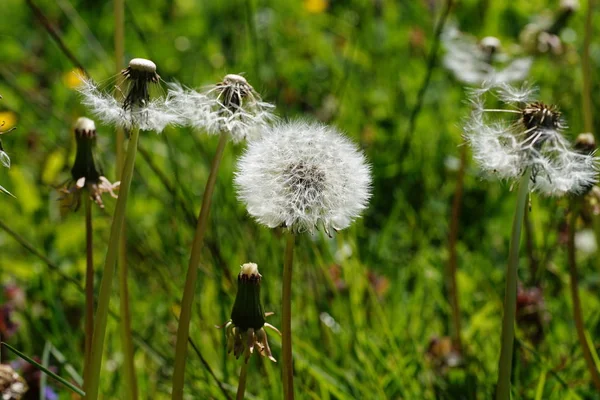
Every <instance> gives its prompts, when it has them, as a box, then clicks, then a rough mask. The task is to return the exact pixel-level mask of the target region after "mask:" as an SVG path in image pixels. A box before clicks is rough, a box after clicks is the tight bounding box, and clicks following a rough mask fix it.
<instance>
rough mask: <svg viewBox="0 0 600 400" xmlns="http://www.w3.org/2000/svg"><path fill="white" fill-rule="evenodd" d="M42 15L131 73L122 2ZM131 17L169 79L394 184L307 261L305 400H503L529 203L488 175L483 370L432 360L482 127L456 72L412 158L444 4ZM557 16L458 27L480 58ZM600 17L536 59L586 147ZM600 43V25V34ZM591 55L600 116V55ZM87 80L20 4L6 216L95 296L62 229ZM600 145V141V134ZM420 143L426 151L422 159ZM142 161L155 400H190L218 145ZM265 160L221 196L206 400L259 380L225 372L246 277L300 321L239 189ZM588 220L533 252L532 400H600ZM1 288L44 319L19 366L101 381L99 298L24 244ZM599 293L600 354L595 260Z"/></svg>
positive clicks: (25, 317)
mask: <svg viewBox="0 0 600 400" xmlns="http://www.w3.org/2000/svg"><path fill="white" fill-rule="evenodd" d="M35 4H36V5H37V6H38V7H39V8H40V9H41V10H42V12H43V13H44V15H45V16H46V18H47V19H48V21H50V23H51V24H52V25H53V26H54V27H55V28H56V30H57V32H58V33H59V35H60V37H61V38H62V40H63V41H64V43H65V45H66V47H67V48H68V49H69V50H70V52H71V53H72V54H73V56H74V57H75V58H76V59H77V60H79V62H81V64H82V65H83V66H84V67H85V69H86V70H87V72H88V73H89V74H90V75H91V76H92V77H93V78H94V79H95V80H97V81H100V82H102V81H104V80H107V79H109V78H110V77H112V76H113V75H114V74H115V68H114V60H113V56H112V52H113V33H114V23H113V14H112V11H113V10H112V2H110V1H107V2H98V1H93V0H37V1H35ZM126 6H127V8H126V46H125V48H126V59H129V58H133V57H147V58H151V59H152V60H154V61H155V62H156V64H157V65H158V72H159V74H160V75H161V76H162V77H163V78H164V79H165V80H167V81H170V80H178V81H180V82H182V83H183V84H185V85H188V86H193V87H199V86H202V85H206V84H211V83H215V82H218V81H219V80H220V79H221V78H222V77H223V76H224V75H225V74H227V73H239V72H244V73H245V76H246V77H247V79H248V81H249V82H251V83H252V84H253V85H254V87H255V88H256V89H257V90H258V91H259V92H260V93H262V95H263V97H264V99H265V100H267V101H269V102H272V103H275V104H276V105H277V112H278V113H279V115H281V116H282V117H284V118H293V117H296V116H303V117H306V118H317V119H320V120H322V121H325V122H328V123H332V124H335V125H336V126H338V127H339V128H341V129H343V130H344V131H345V132H347V134H348V135H349V136H350V137H352V138H353V139H354V140H355V141H357V142H358V143H360V144H361V146H362V147H363V148H364V149H365V151H366V153H367V155H368V158H369V160H370V162H371V164H372V166H373V175H374V197H373V200H372V206H371V207H370V209H369V210H368V211H367V213H366V215H365V216H364V218H363V219H362V220H361V221H359V223H357V224H355V225H354V226H353V227H352V228H351V229H348V230H347V231H344V232H341V233H339V234H337V235H336V236H335V237H334V238H333V239H330V238H327V237H326V236H325V235H317V236H315V237H310V236H302V237H301V238H300V239H299V246H298V248H297V251H296V268H295V271H294V276H295V278H294V280H295V284H294V296H293V334H294V350H295V362H296V364H295V367H296V376H297V378H296V390H297V396H298V398H300V399H388V398H389V399H488V398H491V394H492V393H493V389H494V384H495V380H496V372H497V357H498V354H499V349H500V326H501V314H502V299H503V293H504V269H505V262H506V255H507V250H508V236H509V232H510V225H511V220H512V212H513V207H514V205H513V202H514V194H513V193H512V192H511V191H510V187H509V185H508V184H505V183H499V182H497V181H487V180H484V179H482V177H481V176H480V174H479V173H478V171H477V169H476V166H475V165H473V164H472V163H471V162H469V164H468V168H467V174H466V182H465V193H464V199H463V204H462V219H461V224H460V234H459V243H458V261H459V263H458V265H459V275H458V281H459V289H460V304H461V308H462V313H463V314H462V320H463V328H464V329H463V332H462V334H463V339H464V343H465V347H466V350H465V357H464V366H463V367H461V368H451V369H444V368H438V367H436V360H434V359H432V356H431V355H428V354H427V349H428V347H429V343H430V339H431V338H432V337H434V336H444V335H448V333H449V329H450V328H449V323H450V318H449V313H450V306H449V303H448V300H447V293H446V288H445V283H444V282H445V272H444V271H445V264H446V261H447V256H448V251H447V237H448V225H449V222H448V221H449V216H450V205H451V202H452V196H453V193H454V189H455V182H456V179H455V178H456V170H455V169H454V168H452V165H453V164H456V161H457V158H458V157H459V154H460V148H459V145H460V143H461V136H460V135H461V127H460V125H461V121H462V119H463V118H464V117H465V116H466V115H467V114H468V105H467V104H466V103H465V94H464V86H463V85H462V84H461V83H459V82H457V81H456V80H455V79H454V78H453V77H452V76H451V74H450V73H449V72H447V71H445V70H444V69H443V68H442V67H441V63H440V62H439V61H440V59H439V58H438V64H437V65H436V67H435V70H434V71H433V75H432V79H431V82H430V84H429V87H428V89H427V91H426V93H425V97H424V99H423V108H422V110H421V112H420V114H419V115H418V116H417V119H416V128H415V131H414V134H413V136H412V137H410V138H408V137H407V131H408V128H409V123H408V121H409V118H410V115H411V113H412V111H413V109H414V107H415V105H416V101H417V93H418V92H419V90H420V88H421V85H422V83H423V80H424V78H425V76H426V74H427V56H428V53H429V49H430V48H431V46H432V43H433V40H434V36H433V33H434V28H435V24H436V21H438V18H439V16H440V14H441V11H442V9H443V6H444V4H443V2H442V1H440V0H438V1H436V0H422V1H417V0H411V1H401V2H395V1H391V0H347V1H341V0H332V1H330V2H326V1H324V0H323V1H318V0H306V1H285V0H245V1H241V0H229V1H199V0H144V1H141V0H129V1H127V5H126ZM557 8H558V1H541V0H531V1H527V2H491V1H489V0H463V1H457V2H455V5H454V8H453V11H452V13H451V19H452V21H454V22H455V23H457V24H458V25H459V26H460V28H461V29H462V30H463V31H465V32H469V33H471V34H473V35H475V36H478V37H482V36H487V35H496V36H498V37H499V38H500V39H501V40H502V41H503V43H516V42H518V36H519V32H520V31H521V30H522V29H523V27H524V26H525V25H526V24H527V23H529V22H532V21H533V20H534V19H535V18H536V17H537V16H539V15H540V14H541V13H543V12H548V11H550V12H552V11H553V10H556V9H557ZM583 8H584V7H582V9H581V10H579V11H578V12H577V13H576V14H575V15H574V16H573V17H572V19H571V20H570V21H569V24H568V27H567V28H566V29H564V30H563V31H562V32H561V39H562V41H563V45H564V46H565V48H566V50H565V52H564V53H563V54H562V55H561V56H553V55H547V54H544V55H540V56H538V57H536V59H535V63H534V68H533V70H532V72H531V77H530V80H531V81H533V82H535V83H536V84H537V85H539V86H540V88H541V90H540V94H541V97H543V98H544V99H546V101H548V102H554V103H556V104H558V105H559V106H560V107H561V109H562V111H563V113H564V114H565V116H566V119H567V121H568V122H569V125H570V127H571V129H570V130H571V133H572V134H575V133H578V132H580V131H581V130H582V129H583V128H582V126H583V121H582V112H581V106H580V104H581V100H580V98H581V87H582V77H581V58H580V54H581V52H582V43H583V22H584V17H585V11H584V9H583ZM597 11H598V10H597ZM594 23H595V25H594V26H595V27H597V26H600V12H596V15H595V16H594ZM596 31H597V29H596ZM442 54H443V49H440V57H441V56H442ZM591 54H592V65H593V82H594V86H593V93H594V98H593V102H594V109H595V110H596V109H598V106H599V105H600V100H599V98H598V96H596V95H595V94H596V93H598V89H599V85H598V82H599V78H600V76H599V73H598V65H599V64H600V41H598V39H597V36H594V41H593V42H592V46H591ZM73 69H74V65H73V63H72V62H71V61H70V60H69V58H67V57H66V56H65V53H64V52H63V51H61V49H60V48H59V47H58V46H57V44H56V42H55V41H53V40H52V39H51V37H50V36H49V35H48V32H47V31H46V30H45V29H44V26H43V25H42V24H41V23H40V21H39V20H38V19H36V17H35V16H34V14H33V13H32V11H31V8H30V7H28V5H27V3H26V2H23V1H20V0H3V1H2V24H0V94H2V96H3V97H4V98H3V100H0V112H3V113H2V116H3V118H8V117H7V116H11V117H14V118H16V125H17V130H16V131H14V132H12V133H10V134H9V135H6V136H3V144H4V147H5V148H6V150H7V152H8V154H9V155H10V156H11V159H12V164H13V165H12V168H11V169H10V170H5V169H1V170H0V185H2V186H4V187H5V188H6V189H8V190H10V191H11V192H12V193H13V194H14V195H15V196H16V197H17V199H16V200H15V199H11V198H9V197H8V196H3V197H0V202H1V205H0V221H1V222H3V223H4V224H6V225H8V226H9V227H10V228H11V229H13V230H15V231H16V232H18V233H19V234H20V235H21V236H22V237H23V238H24V239H25V240H26V241H28V242H29V243H31V244H32V245H33V246H34V247H35V248H36V249H37V250H39V251H40V252H41V253H42V254H44V255H46V256H47V257H48V259H49V260H51V262H52V263H53V264H54V265H55V266H56V267H57V268H58V269H59V270H60V272H61V273H62V274H63V275H67V276H69V277H71V278H74V279H75V280H77V281H79V282H81V285H83V280H84V269H85V231H84V228H85V226H84V215H83V212H82V211H83V210H80V211H79V212H77V213H72V214H70V215H69V216H67V217H66V218H61V217H60V209H59V202H58V201H57V199H58V197H59V194H58V193H57V190H56V187H59V186H60V185H61V184H62V183H63V182H64V181H65V180H67V179H68V178H69V170H70V167H71V163H72V162H73V159H74V139H73V135H72V132H71V130H72V125H73V123H74V121H75V120H76V119H77V118H78V117H79V116H84V115H86V110H85V109H84V108H83V107H82V106H81V105H80V104H79V99H78V96H77V93H76V91H75V90H73V88H72V85H73V80H74V77H73V75H72V74H73ZM599 124H600V119H598V118H596V126H595V128H596V129H595V131H596V132H600V126H599ZM97 125H98V132H99V140H98V142H99V150H100V152H101V156H100V158H101V159H102V160H103V162H104V169H105V173H106V175H107V177H108V178H109V179H111V180H113V179H114V178H115V170H114V164H115V146H116V145H115V134H114V131H113V130H112V129H111V128H110V127H106V126H102V125H100V124H97ZM408 139H410V147H409V150H410V151H408V152H405V153H403V154H401V153H400V148H401V144H402V143H404V141H405V140H408ZM140 147H141V149H142V151H141V153H140V154H139V156H138V159H137V163H136V172H135V176H134V181H133V185H132V195H131V197H130V201H129V204H128V216H127V237H128V243H129V249H128V261H129V266H130V290H131V294H130V299H131V309H132V313H133V321H132V325H133V329H134V330H135V332H136V333H137V336H136V353H135V359H136V366H137V371H138V380H139V390H140V393H141V395H142V396H141V398H152V399H161V398H168V397H169V395H168V393H169V390H170V382H171V380H170V374H171V372H172V370H171V365H172V359H173V355H174V342H175V332H176V326H177V325H176V317H175V315H176V313H177V311H178V303H179V301H180V296H181V292H182V286H183V282H184V277H185V268H187V259H188V256H189V246H190V244H191V239H192V235H193V232H194V223H195V216H196V215H197V212H198V210H199V207H200V199H201V194H202V190H203V188H204V184H205V180H206V177H207V174H208V167H209V164H210V160H211V158H212V154H213V152H214V149H215V147H216V140H215V138H213V137H207V136H206V135H203V134H202V133H199V132H192V131H190V130H188V129H172V128H170V129H167V131H165V132H164V133H163V134H161V135H154V134H150V133H147V134H145V135H143V137H142V138H141V145H140ZM242 150H243V146H237V147H236V146H233V145H229V146H228V148H227V149H226V153H225V158H224V161H223V163H222V168H221V170H220V173H219V178H218V182H217V189H216V193H215V198H214V202H213V208H212V211H211V224H210V229H209V233H208V239H207V240H208V242H207V246H206V249H205V256H204V262H203V264H202V266H201V279H200V282H199V284H198V288H197V293H198V295H197V302H196V308H195V313H194V316H193V320H192V328H191V337H192V339H193V340H194V342H195V343H196V344H197V346H198V350H199V352H200V353H201V354H202V356H203V357H204V359H205V361H206V364H205V363H203V362H201V360H200V359H199V357H198V356H197V354H195V353H194V352H193V351H192V349H191V348H190V354H189V357H188V366H187V375H186V378H187V385H186V391H187V392H188V393H189V395H190V398H202V399H205V398H206V399H207V398H215V399H221V398H224V395H223V393H222V391H221V390H220V389H219V387H218V385H217V384H216V382H215V379H214V378H213V377H212V375H211V374H214V375H215V376H216V378H217V379H218V380H219V381H221V382H223V387H224V388H225V390H226V391H228V392H229V394H230V396H231V397H233V396H234V393H235V387H236V383H237V374H238V371H239V367H240V361H239V360H238V361H236V360H235V359H234V358H233V357H232V356H228V355H227V354H226V352H225V341H224V333H223V331H220V330H217V329H215V328H214V326H215V325H219V324H221V323H223V322H225V321H226V320H227V319H228V318H229V313H230V310H231V306H232V303H233V299H234V296H235V283H234V282H235V275H236V274H237V272H238V268H239V265H241V264H242V263H245V262H248V261H252V262H256V263H258V265H259V268H260V270H261V273H262V275H263V288H264V289H263V296H264V303H265V308H266V310H267V311H276V312H278V311H279V301H280V295H281V292H280V281H281V265H282V256H283V246H284V243H283V241H282V240H281V238H280V233H279V232H277V231H271V230H268V229H266V228H263V227H260V226H258V225H257V224H256V223H254V221H252V220H251V218H250V217H248V216H247V214H246V212H245V210H244V208H243V206H241V205H240V204H239V203H238V202H237V201H236V197H235V190H234V188H233V186H232V177H233V173H234V170H235V161H236V158H237V156H238V155H239V154H240V153H241V151H242ZM105 203H106V204H107V209H106V210H105V211H100V210H99V209H98V208H94V229H95V238H94V239H95V243H94V246H95V257H96V265H97V266H98V267H99V266H100V265H102V261H103V257H104V254H105V250H106V243H107V238H108V235H109V226H110V216H111V215H112V211H113V208H114V201H111V200H106V201H105ZM566 205H567V202H566V201H565V200H562V201H557V200H553V199H544V198H538V197H537V196H535V195H534V196H533V198H532V205H531V220H532V226H533V230H532V232H533V245H534V249H535V252H536V253H535V254H536V255H537V257H538V258H539V259H540V260H544V261H545V262H544V263H543V265H542V269H543V272H542V288H543V291H544V295H545V310H546V311H545V315H546V317H547V318H545V320H546V322H544V324H543V339H542V340H540V341H538V342H536V343H535V344H533V343H531V342H530V340H529V338H528V336H527V335H526V334H525V331H524V330H521V331H519V332H520V333H519V334H518V337H519V343H518V346H517V348H516V352H515V372H514V378H513V387H514V396H515V397H514V398H519V399H521V398H522V399H533V398H535V399H577V398H580V399H594V398H600V396H598V394H597V393H595V392H594V389H593V386H592V385H591V383H590V381H589V376H588V372H587V370H586V368H585V363H584V361H583V358H582V355H581V351H580V348H579V346H578V342H577V338H576V334H575V327H574V324H573V317H572V310H571V301H570V299H569V296H568V282H569V281H568V274H567V268H566V265H565V259H566V254H565V251H564V249H563V246H562V245H561V244H560V229H559V228H560V226H561V221H563V218H564V214H565V212H566ZM522 254H523V258H522V263H521V271H520V276H521V279H522V281H524V282H527V281H529V280H530V278H531V277H530V274H529V269H528V265H529V264H528V261H530V257H528V256H527V252H525V251H523V253H522ZM594 257H597V255H594ZM0 266H1V267H2V268H1V269H0V283H5V284H6V283H9V282H13V283H16V284H18V285H20V286H21V287H23V288H24V290H25V291H26V295H27V300H26V306H25V308H24V309H21V310H19V311H18V312H17V313H15V314H14V318H15V319H17V320H18V322H19V323H20V328H19V330H18V333H17V334H16V335H15V336H13V337H11V338H10V343H11V344H12V345H13V346H15V347H17V348H19V349H21V350H22V351H24V352H25V353H27V354H29V355H41V353H42V351H43V348H44V344H45V343H46V341H48V342H50V343H52V345H53V346H55V347H56V348H58V349H60V350H61V352H62V353H63V354H64V355H65V357H66V358H67V359H68V360H69V362H70V363H72V364H73V365H75V366H76V367H78V368H80V366H81V364H82V362H83V318H82V316H83V301H84V296H83V294H82V293H81V291H80V290H79V289H78V288H77V287H76V285H74V284H72V283H71V282H67V281H66V280H65V279H64V277H61V275H59V274H57V273H56V272H53V270H52V269H50V268H49V267H48V265H46V263H45V262H44V261H42V260H40V259H39V258H38V257H36V256H35V255H32V254H31V253H30V252H28V251H27V250H25V249H24V248H23V247H22V246H21V245H20V244H19V243H18V242H17V241H15V240H14V239H13V238H12V237H11V236H10V235H8V234H7V233H6V232H4V231H2V230H0ZM580 270H581V275H582V276H581V288H580V291H581V296H582V301H583V309H584V312H585V321H586V327H587V329H588V333H589V335H590V337H591V339H592V341H594V343H595V345H596V347H598V346H599V345H600V341H599V340H598V338H599V337H600V300H599V299H598V296H597V293H598V289H599V285H600V279H599V278H598V273H599V272H600V271H598V269H597V265H596V264H595V263H593V262H592V258H591V256H589V255H582V256H581V260H580ZM101 273H102V271H97V282H99V278H100V276H101ZM232 277H234V278H233V279H232ZM116 288H117V285H116V283H115V291H114V293H115V297H114V299H113V301H112V306H113V307H112V308H113V310H117V309H118V306H117V304H118V301H117V296H118V293H117V290H116ZM279 318H280V316H279V315H278V313H277V314H275V316H273V317H271V318H270V322H271V323H272V324H274V325H275V326H278V325H279V323H278V322H279ZM117 326H118V325H117V321H116V320H114V319H113V320H111V322H110V324H109V327H108V336H107V338H108V341H107V346H106V353H105V362H104V369H103V374H104V375H103V376H104V378H103V381H102V387H101V391H102V392H103V393H105V398H111V399H113V398H114V399H120V398H122V397H121V393H122V382H123V375H122V373H121V370H120V368H121V365H122V355H121V353H120V351H121V348H120V343H119V336H118V330H117ZM270 341H271V347H272V349H273V352H274V356H275V357H276V358H277V359H280V345H279V344H280V339H279V338H278V337H277V336H276V335H270ZM430 353H431V352H430ZM6 356H7V355H6V354H5V355H3V357H6ZM434 358H435V357H434ZM206 365H208V366H209V367H210V371H209V369H208V368H207V366H206ZM59 371H60V368H59ZM249 377H250V379H249V381H248V398H256V399H259V398H269V399H279V398H281V393H282V387H281V383H280V368H279V365H278V364H271V363H270V362H269V361H268V360H267V361H265V360H263V359H258V358H257V357H254V358H253V359H252V361H251V367H250V370H249ZM57 390H58V392H59V393H61V397H60V398H70V397H69V396H70V395H69V394H68V391H67V390H66V389H64V388H58V389H57Z"/></svg>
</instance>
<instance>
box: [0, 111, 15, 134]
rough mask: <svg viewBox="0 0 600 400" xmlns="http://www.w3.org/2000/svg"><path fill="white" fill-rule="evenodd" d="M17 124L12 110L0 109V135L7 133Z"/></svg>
mask: <svg viewBox="0 0 600 400" xmlns="http://www.w3.org/2000/svg"><path fill="white" fill-rule="evenodd" d="M16 124H17V114H15V113H14V112H12V111H0V135H1V134H3V133H7V132H8V131H10V129H11V128H13V127H14V126H15V125H16Z"/></svg>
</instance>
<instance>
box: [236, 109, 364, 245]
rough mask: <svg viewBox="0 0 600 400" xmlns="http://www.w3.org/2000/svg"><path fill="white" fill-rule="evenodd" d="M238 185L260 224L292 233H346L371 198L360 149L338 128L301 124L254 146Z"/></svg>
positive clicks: (284, 126)
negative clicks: (287, 229) (289, 230)
mask: <svg viewBox="0 0 600 400" xmlns="http://www.w3.org/2000/svg"><path fill="white" fill-rule="evenodd" d="M235 183H236V186H237V189H238V197H239V199H240V200H241V201H242V202H243V203H245V204H246V207H247V209H248V212H249V213H250V215H252V216H253V217H254V218H256V220H257V221H258V222H260V223H262V224H264V225H266V226H268V227H270V228H275V227H280V226H281V227H285V228H289V229H291V230H292V231H293V232H303V231H309V232H311V233H312V232H314V231H315V229H317V228H318V227H320V226H322V227H323V228H324V230H325V232H326V233H328V234H329V233H330V231H331V230H341V229H344V228H346V227H348V226H349V225H350V224H351V223H352V221H353V220H355V219H356V218H357V217H358V216H359V215H360V213H361V212H362V211H363V210H364V209H365V208H366V207H367V204H368V201H369V198H370V197H371V194H370V190H371V175H370V167H369V165H368V164H367V162H366V159H365V156H364V155H363V153H362V152H361V151H360V150H358V149H357V147H356V145H355V144H354V143H352V142H351V141H350V140H348V139H347V138H346V137H345V136H344V135H342V134H341V133H340V132H339V131H338V130H337V129H335V128H332V127H328V126H326V125H322V124H320V123H316V122H305V121H299V120H298V121H293V122H289V123H281V124H278V125H276V126H274V127H272V128H270V129H268V130H267V131H266V132H265V134H264V136H263V137H262V138H261V139H260V140H257V141H254V142H250V145H249V147H248V149H247V151H246V153H245V154H244V155H243V156H242V157H241V158H240V160H239V162H238V165H237V173H236V177H235Z"/></svg>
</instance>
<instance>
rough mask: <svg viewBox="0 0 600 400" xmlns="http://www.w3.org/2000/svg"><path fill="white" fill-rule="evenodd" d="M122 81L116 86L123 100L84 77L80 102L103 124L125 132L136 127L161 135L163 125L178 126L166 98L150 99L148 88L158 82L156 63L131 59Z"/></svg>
mask: <svg viewBox="0 0 600 400" xmlns="http://www.w3.org/2000/svg"><path fill="white" fill-rule="evenodd" d="M121 75H122V76H123V77H124V82H123V83H122V84H121V85H119V86H117V88H116V89H117V90H118V91H119V92H120V93H122V94H123V96H124V99H123V100H117V99H116V98H115V97H113V96H112V94H110V93H107V92H105V91H103V90H102V89H100V88H99V87H98V85H96V83H94V82H93V81H92V80H91V79H87V78H84V79H83V84H82V86H81V87H80V88H79V92H80V93H81V95H82V103H83V104H84V105H86V106H87V107H89V109H90V110H91V111H92V112H93V113H94V114H95V115H96V116H97V117H98V118H99V119H100V120H101V121H103V122H104V123H106V124H110V125H116V126H118V127H122V128H125V129H128V130H130V129H133V128H139V129H141V130H144V131H156V132H161V131H162V130H163V129H165V127H166V126H167V125H179V124H180V122H181V117H180V116H178V115H177V114H176V113H175V112H174V111H173V109H172V107H170V105H169V101H168V99H165V98H162V97H160V96H158V97H156V98H154V99H152V98H151V95H150V93H151V87H152V86H158V85H159V83H160V82H161V78H160V76H159V75H158V74H157V73H156V64H154V62H152V61H150V60H146V59H143V58H134V59H132V60H131V61H130V62H129V66H128V67H127V68H125V69H124V70H123V71H121Z"/></svg>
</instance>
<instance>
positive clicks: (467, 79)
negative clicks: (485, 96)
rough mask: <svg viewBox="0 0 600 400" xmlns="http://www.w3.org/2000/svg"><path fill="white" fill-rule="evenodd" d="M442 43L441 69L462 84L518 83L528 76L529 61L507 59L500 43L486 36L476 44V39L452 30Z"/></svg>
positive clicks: (521, 58) (530, 62)
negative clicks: (442, 64) (448, 71)
mask: <svg viewBox="0 0 600 400" xmlns="http://www.w3.org/2000/svg"><path fill="white" fill-rule="evenodd" d="M442 41H443V43H444V46H445V47H446V54H445V56H444V66H445V67H446V68H447V69H448V70H450V71H451V72H452V73H453V74H454V76H455V77H456V79H458V80H459V81H461V82H464V83H468V84H481V83H482V82H484V81H492V82H497V83H501V82H505V83H509V82H515V81H521V80H523V79H525V78H526V77H527V75H528V74H529V70H530V68H531V64H532V59H531V58H530V57H517V58H511V57H509V56H508V55H507V54H506V53H504V52H503V51H502V46H501V44H500V40H498V39H497V38H495V37H491V36H488V37H485V38H483V39H481V40H480V41H479V42H477V41H476V39H475V38H473V37H471V36H469V35H467V34H464V33H462V32H460V31H459V30H458V29H456V28H455V27H451V28H448V29H446V30H445V31H444V33H443V36H442Z"/></svg>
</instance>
